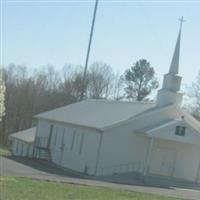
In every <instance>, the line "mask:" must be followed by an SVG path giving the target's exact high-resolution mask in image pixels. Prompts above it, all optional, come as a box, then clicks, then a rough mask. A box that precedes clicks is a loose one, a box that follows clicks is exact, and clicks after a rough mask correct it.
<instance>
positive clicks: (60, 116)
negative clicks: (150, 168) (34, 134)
mask: <svg viewBox="0 0 200 200" xmlns="http://www.w3.org/2000/svg"><path fill="white" fill-rule="evenodd" d="M154 106H155V104H154V103H146V102H125V101H108V100H86V101H81V102H78V103H74V104H70V105H67V106H64V107H61V108H57V109H55V110H51V111H48V112H45V113H41V114H38V115H36V116H35V117H36V118H40V119H48V120H52V121H58V122H63V123H68V124H73V125H79V126H85V127H90V128H95V129H100V130H101V129H104V128H105V127H109V126H112V125H114V124H117V123H119V122H122V121H126V120H128V119H129V118H131V117H133V116H135V115H137V114H139V113H141V112H144V111H145V110H148V109H150V108H152V107H154Z"/></svg>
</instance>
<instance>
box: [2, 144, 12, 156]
mask: <svg viewBox="0 0 200 200" xmlns="http://www.w3.org/2000/svg"><path fill="white" fill-rule="evenodd" d="M8 155H10V151H9V150H8V148H7V147H4V146H2V145H0V156H8Z"/></svg>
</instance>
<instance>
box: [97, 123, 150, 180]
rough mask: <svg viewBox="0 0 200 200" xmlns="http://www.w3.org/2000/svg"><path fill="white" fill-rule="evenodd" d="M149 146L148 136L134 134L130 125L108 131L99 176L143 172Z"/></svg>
mask: <svg viewBox="0 0 200 200" xmlns="http://www.w3.org/2000/svg"><path fill="white" fill-rule="evenodd" d="M147 147H148V138H146V137H141V136H138V135H136V134H134V133H133V130H132V128H130V127H126V129H125V128H124V127H119V128H117V129H113V130H112V131H109V132H106V133H105V134H104V135H103V140H102V146H101V151H100V160H99V166H98V176H102V175H111V174H113V173H124V172H131V171H137V172H142V170H143V168H144V162H145V156H146V151H147Z"/></svg>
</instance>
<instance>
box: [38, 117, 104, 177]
mask: <svg viewBox="0 0 200 200" xmlns="http://www.w3.org/2000/svg"><path fill="white" fill-rule="evenodd" d="M51 124H53V132H52V139H51V144H50V148H51V156H52V162H53V163H55V164H57V165H59V166H61V167H64V168H69V169H73V170H75V171H79V172H86V169H87V173H88V174H94V172H95V168H96V161H97V152H98V147H99V142H100V133H98V132H97V131H96V130H93V129H87V128H81V127H77V126H71V125H67V124H61V123H57V122H50V121H45V120H39V122H38V128H37V136H39V137H48V135H49V130H50V126H51ZM82 135H84V136H82ZM81 140H82V141H81Z"/></svg>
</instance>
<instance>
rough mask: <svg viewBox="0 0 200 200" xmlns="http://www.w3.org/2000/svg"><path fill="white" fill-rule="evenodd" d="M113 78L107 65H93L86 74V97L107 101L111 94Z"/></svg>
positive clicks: (101, 63)
mask: <svg viewBox="0 0 200 200" xmlns="http://www.w3.org/2000/svg"><path fill="white" fill-rule="evenodd" d="M113 77H114V74H113V71H112V68H111V67H110V66H109V65H108V64H106V63H103V62H95V63H93V64H92V65H91V66H90V69H89V72H88V79H89V84H88V87H87V93H88V97H89V98H93V99H103V98H104V99H107V98H108V96H109V95H110V94H111V89H112V81H113Z"/></svg>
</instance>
